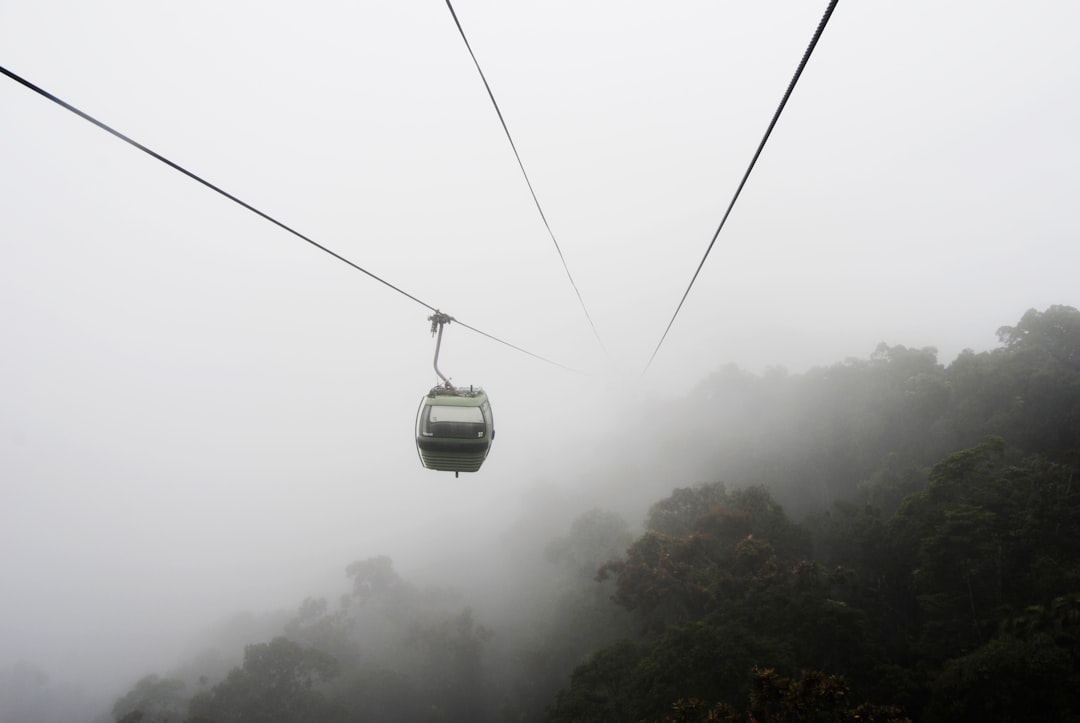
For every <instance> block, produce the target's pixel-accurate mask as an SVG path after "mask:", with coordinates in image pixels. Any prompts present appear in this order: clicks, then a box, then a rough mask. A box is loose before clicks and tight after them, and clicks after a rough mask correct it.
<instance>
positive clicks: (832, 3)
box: [641, 0, 838, 376]
mask: <svg viewBox="0 0 1080 723" xmlns="http://www.w3.org/2000/svg"><path fill="white" fill-rule="evenodd" d="M837 2H838V0H830V2H829V6H828V7H827V8H826V9H825V14H824V16H822V18H821V22H820V23H818V27H817V30H816V31H815V32H814V37H813V39H812V40H811V41H810V45H809V47H807V48H806V52H805V53H803V57H802V60H801V61H800V62H799V67H798V69H797V70H796V71H795V75H794V77H792V79H791V82H790V83H788V87H787V91H786V92H785V93H784V97H783V99H782V100H781V101H780V106H779V107H778V108H777V109H776V113H774V114H773V117H772V122H770V123H769V127H768V128H767V129H766V131H765V136H764V137H763V138H762V139H761V143H759V144H758V147H757V151H756V152H755V153H754V157H753V158H752V159H751V160H750V165H749V167H748V168H747V169H746V173H744V174H743V177H742V181H740V182H739V187H738V188H737V189H736V190H735V195H734V197H733V198H732V199H731V203H729V204H728V207H727V211H725V212H724V216H723V218H722V219H721V220H720V225H719V226H718V227H717V229H716V233H714V234H713V237H712V241H710V242H709V246H708V248H706V249H705V255H704V256H702V257H701V262H700V263H699V264H698V266H697V270H696V271H694V275H693V277H692V278H691V279H690V283H689V284H688V285H687V287H686V291H684V292H683V295H682V299H680V300H679V305H678V306H677V307H675V313H674V314H672V315H671V321H669V322H668V325H667V328H666V329H664V334H663V336H661V337H660V341H659V342H657V344H656V348H655V349H653V353H652V356H650V357H649V362H648V363H647V364H646V365H645V369H644V370H642V372H641V374H642V376H644V375H645V373H646V372H648V371H649V367H650V366H652V363H653V359H655V358H656V353H657V352H658V351H660V346H661V345H662V344H663V343H664V340H665V339H666V338H667V335H668V332H669V331H671V325H672V324H674V323H675V317H677V316H678V315H679V311H680V310H681V309H682V307H683V303H684V302H685V301H686V297H687V296H689V295H690V289H691V288H693V286H694V282H695V281H697V277H698V274H700V273H701V269H702V267H703V266H704V265H705V259H707V258H709V252H710V251H712V248H713V244H715V243H716V238H717V237H718V236H719V235H720V230H721V229H723V228H724V224H725V223H726V222H727V219H728V216H729V215H731V209H732V208H734V206H735V201H737V200H738V199H739V194H740V193H742V190H743V186H745V185H746V180H747V179H748V178H750V172H751V171H752V170H754V164H755V163H757V160H758V157H759V156H760V155H761V151H762V150H763V149H764V148H765V142H766V141H768V140H769V135H770V134H771V133H772V131H773V128H774V127H775V126H776V122H777V121H778V120H779V119H780V113H782V112H783V110H784V106H785V105H787V102H788V98H790V97H791V92H792V91H793V90H795V84H796V83H797V82H798V81H799V76H800V75H802V72H803V69H804V68H805V67H806V63H807V61H809V60H810V54H811V53H813V52H814V47H815V46H816V45H817V42H818V39H819V38H820V37H821V34H822V32H824V30H825V26H826V25H827V24H828V23H829V18H830V17H832V13H833V9H834V8H836V3H837Z"/></svg>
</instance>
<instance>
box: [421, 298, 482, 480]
mask: <svg viewBox="0 0 1080 723" xmlns="http://www.w3.org/2000/svg"><path fill="white" fill-rule="evenodd" d="M428 321H430V322H431V333H432V335H434V334H435V333H436V332H438V335H439V338H438V340H437V341H436V342H435V361H434V367H435V374H436V375H437V376H438V377H439V379H441V380H442V382H443V383H442V385H440V386H436V387H432V389H431V391H429V392H428V393H427V394H425V395H424V397H423V398H422V399H421V400H420V408H419V409H418V410H417V411H416V453H417V454H418V455H420V463H421V464H423V465H424V466H425V467H427V468H428V469H435V470H440V471H442V472H453V473H454V476H455V477H457V476H458V473H459V472H477V471H479V469H480V465H482V464H483V463H484V460H485V459H487V455H488V452H489V451H491V442H492V440H494V439H495V420H494V418H493V417H492V416H491V402H489V401H488V396H487V394H486V393H485V392H484V390H483V389H481V388H479V387H476V388H473V387H472V386H470V387H469V388H468V389H465V388H464V387H455V386H454V385H453V384H451V383H450V379H449V378H447V377H446V375H444V374H443V373H442V372H441V371H439V349H440V347H441V346H442V332H443V326H445V325H446V324H449V323H450V322H451V321H453V317H451V316H448V315H447V314H443V313H442V312H439V311H436V312H435V314H434V315H433V316H429V317H428Z"/></svg>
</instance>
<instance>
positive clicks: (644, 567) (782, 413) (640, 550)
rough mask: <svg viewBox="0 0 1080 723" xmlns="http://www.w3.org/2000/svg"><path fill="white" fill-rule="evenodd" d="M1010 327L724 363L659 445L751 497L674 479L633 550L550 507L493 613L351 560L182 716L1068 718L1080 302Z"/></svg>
mask: <svg viewBox="0 0 1080 723" xmlns="http://www.w3.org/2000/svg"><path fill="white" fill-rule="evenodd" d="M999 336H1000V339H1001V341H1002V344H1003V345H1002V347H1001V348H999V349H996V350H994V351H991V352H986V353H980V354H976V353H974V352H970V351H967V352H964V353H962V354H961V355H960V356H959V357H958V358H957V359H956V360H955V361H954V362H953V363H952V364H950V365H949V366H948V367H944V366H942V365H941V364H939V363H938V362H937V352H936V350H934V349H933V348H930V347H927V348H922V349H912V348H907V347H904V346H889V345H887V344H881V345H879V346H878V348H877V350H876V351H875V352H874V354H873V355H872V356H871V357H870V358H869V359H867V360H847V361H846V362H844V363H842V364H836V365H834V366H831V367H828V368H825V369H816V370H812V371H811V372H808V373H806V374H803V375H788V374H786V373H777V372H775V371H774V372H770V373H768V374H767V375H766V376H765V377H764V378H758V377H755V376H754V375H752V374H748V373H745V372H741V371H739V370H738V369H737V368H735V367H728V368H726V369H724V370H722V371H721V372H720V373H718V374H717V375H715V376H714V377H713V378H712V379H710V380H709V381H708V382H706V383H705V384H703V385H702V386H701V387H700V388H699V389H698V390H696V391H695V393H694V395H692V396H691V398H690V399H689V400H688V401H687V403H686V405H685V407H683V408H682V409H680V410H679V412H680V416H681V417H684V418H688V419H696V420H698V423H695V424H694V426H693V429H694V432H693V434H697V435H699V436H698V437H694V436H685V437H680V439H679V440H678V443H677V444H675V443H672V444H670V445H668V446H667V447H666V448H669V449H672V450H674V451H678V450H681V449H685V448H692V449H710V450H712V449H715V450H718V451H717V456H716V458H715V459H714V460H712V466H711V467H710V468H709V470H708V472H709V474H710V476H711V478H713V479H720V478H724V479H730V480H737V481H739V482H740V484H739V485H738V486H734V485H733V486H728V485H725V484H723V483H720V482H713V483H709V484H698V485H695V486H687V487H675V488H674V489H673V490H672V492H671V494H670V495H667V496H666V497H664V498H663V499H660V500H657V501H656V502H655V503H654V504H653V505H652V506H651V508H649V510H648V514H647V516H646V519H645V523H646V524H645V528H646V532H645V533H644V534H642V535H640V536H639V537H637V538H636V539H635V538H634V536H633V535H632V534H631V532H630V527H629V526H628V525H627V523H626V522H625V520H623V519H622V518H621V517H619V516H618V515H616V514H614V513H611V512H607V511H603V510H600V509H593V510H590V511H588V512H585V513H584V514H582V515H580V516H578V517H577V518H576V519H573V521H572V522H571V523H570V524H569V525H568V526H567V527H565V528H563V529H564V530H565V534H562V535H559V536H556V537H555V538H554V539H550V538H549V537H547V535H549V534H550V532H549V530H550V529H551V527H550V524H551V520H552V519H555V518H556V517H557V516H556V515H555V514H554V512H555V511H556V506H554V505H552V504H550V503H549V504H548V505H547V506H546V507H545V509H546V511H547V512H546V514H539V513H537V509H536V505H535V504H534V505H533V506H532V507H531V508H530V514H529V516H528V517H527V519H526V520H525V522H526V523H527V524H524V525H519V526H518V527H515V528H514V529H513V534H512V535H510V534H508V535H507V536H506V537H505V538H504V540H503V542H504V543H507V544H504V545H503V547H504V548H512V554H511V553H509V552H505V549H504V553H505V555H506V556H505V558H504V559H502V560H501V564H503V565H504V567H501V568H500V569H506V570H508V571H512V572H513V574H514V575H516V579H510V578H509V577H508V578H507V579H508V583H507V584H508V590H506V591H499V593H498V594H499V595H505V598H504V599H500V600H498V601H494V602H492V601H488V600H484V601H483V603H484V604H489V607H487V608H480V607H478V608H477V609H479V610H481V611H482V612H483V615H482V616H481V617H482V618H483V619H484V622H485V623H487V624H485V625H481V624H480V623H479V622H478V618H477V617H476V616H474V614H473V612H472V608H471V607H470V606H469V603H470V602H473V603H475V602H476V601H469V600H466V599H464V596H463V595H462V594H460V593H457V592H455V591H452V590H446V589H435V588H424V589H420V588H417V587H415V586H414V585H412V584H410V583H408V582H406V581H405V580H403V579H402V578H401V577H400V576H399V575H398V574H397V572H396V571H395V570H394V567H393V563H392V561H391V560H390V559H389V558H387V557H370V558H367V559H364V560H358V561H356V562H354V563H352V564H351V565H349V566H348V568H347V569H346V575H347V578H348V580H349V582H350V588H351V590H350V593H349V594H348V595H346V596H344V597H343V598H342V599H341V601H340V603H339V604H338V605H337V606H334V605H331V604H329V603H328V602H327V601H326V600H325V599H322V598H309V599H307V600H305V601H304V603H303V604H302V605H301V606H300V608H299V610H298V611H297V614H296V615H295V616H294V617H293V618H292V619H291V620H290V621H289V622H288V623H287V624H286V625H285V626H284V631H285V632H286V634H287V638H275V639H274V640H273V641H271V642H270V643H265V644H261V645H254V646H248V648H247V651H246V654H245V657H244V662H243V665H242V666H240V667H237V668H235V669H233V670H231V671H230V672H229V673H228V674H227V676H225V677H224V679H221V677H220V676H221V673H219V672H214V673H213V675H212V677H215V678H217V679H218V683H217V685H214V686H213V687H212V688H210V689H207V690H203V691H202V692H200V693H198V694H197V695H196V696H195V697H194V698H193V699H192V700H191V702H190V705H188V706H187V715H188V718H187V721H188V723H227V721H239V720H244V721H254V722H255V723H260V722H262V721H266V722H270V721H274V722H276V721H300V720H312V721H314V720H318V721H326V722H327V723H337V722H338V721H348V720H403V721H410V720H416V721H421V720H423V721H439V720H444V721H451V720H494V719H498V720H536V719H538V718H539V717H540V716H541V711H542V710H543V709H544V707H545V706H548V705H550V707H549V708H548V709H547V714H548V719H549V720H552V721H609V720H630V721H634V720H648V721H704V720H711V721H730V722H732V723H734V722H735V721H747V723H750V722H751V721H757V722H764V721H856V720H857V721H889V722H890V723H899V722H900V721H906V720H907V718H906V717H905V716H906V715H907V714H906V713H904V712H902V711H901V709H900V708H899V707H898V706H900V705H902V706H904V707H905V708H906V709H907V711H910V712H911V714H912V717H913V718H916V719H918V720H927V721H931V722H933V721H946V720H947V721H954V720H988V719H992V720H1017V721H1021V720H1063V721H1068V720H1078V721H1080V714H1078V713H1077V712H1076V711H1078V710H1080V693H1077V692H1076V691H1080V494H1078V492H1077V489H1078V488H1077V485H1076V479H1075V472H1076V465H1077V462H1080V312H1077V310H1076V309H1073V308H1072V307H1065V306H1055V307H1050V308H1049V309H1047V310H1046V311H1045V312H1038V311H1035V310H1031V311H1029V312H1027V313H1026V314H1025V315H1024V316H1023V318H1022V319H1021V320H1020V322H1019V323H1018V324H1017V325H1016V326H1015V327H1002V328H1001V329H1000V330H999ZM693 405H698V406H696V407H695V406H693ZM661 442H663V440H661ZM661 448H665V447H664V446H662V447H661ZM673 481H674V480H665V482H668V483H670V482H673ZM780 500H783V501H784V505H783V506H781V504H780ZM533 502H535V500H534V501H533ZM792 510H794V511H796V512H797V513H799V514H800V516H803V515H807V514H808V515H809V516H808V517H806V522H805V524H797V523H796V522H794V521H793V520H792V518H791V517H789V512H790V511H792ZM557 511H558V512H559V513H560V514H561V515H565V516H567V517H568V515H566V510H565V506H560V507H558V510H557ZM557 518H558V519H559V520H562V519H564V517H562V516H558V517H557ZM545 543H546V544H545ZM507 601H509V602H507ZM500 605H501V606H502V608H501V609H500V607H499V606H500ZM493 611H494V612H495V623H494V624H492V623H490V618H489V617H488V616H489V614H490V613H492V612H493ZM489 625H490V627H489ZM275 629H277V628H275ZM495 630H498V635H497V636H496V635H495V633H494V631H495ZM256 639H264V638H256ZM216 665H220V661H219V662H218V663H217V664H216ZM185 677H186V678H187V679H188V680H189V681H190V680H193V679H194V675H190V674H185ZM560 687H561V688H562V689H561V690H559V688H560ZM185 696H186V693H185V690H184V687H183V683H182V682H180V680H179V679H178V678H177V679H169V678H166V679H159V678H157V677H154V676H151V677H148V678H145V679H143V680H142V681H139V683H138V684H136V686H135V688H134V689H133V690H132V691H131V692H129V693H128V694H127V695H126V696H124V698H122V699H120V700H118V701H117V704H116V707H115V709H114V713H115V716H116V717H117V718H120V719H122V720H125V721H127V722H128V723H132V722H133V721H135V720H137V719H138V720H142V721H143V722H144V723H146V722H147V721H155V720H156V721H163V720H177V721H178V720H181V717H182V716H181V713H182V712H183V708H184V701H185V700H186V698H185ZM869 701H878V702H882V703H887V705H876V704H874V703H871V702H869Z"/></svg>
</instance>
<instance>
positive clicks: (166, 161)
mask: <svg viewBox="0 0 1080 723" xmlns="http://www.w3.org/2000/svg"><path fill="white" fill-rule="evenodd" d="M0 73H2V74H3V75H6V76H7V77H9V78H11V79H12V80H14V81H15V82H17V83H20V84H21V85H23V86H25V87H26V88H29V89H30V90H32V91H34V92H35V93H37V94H38V95H40V96H42V97H43V98H46V99H48V100H51V101H52V102H53V103H56V104H57V105H59V106H60V107H61V108H64V109H65V110H68V111H71V112H72V113H74V114H75V115H77V116H79V117H80V118H82V119H83V120H85V121H88V122H90V123H92V124H94V125H95V126H97V127H98V128H100V129H102V130H103V131H106V132H108V133H110V134H112V135H114V136H116V137H117V138H119V139H120V140H122V141H124V142H125V143H127V144H129V145H131V146H134V147H135V148H138V149H139V150H140V151H142V152H143V153H146V154H147V155H149V156H151V157H153V158H155V159H157V160H159V161H161V162H162V163H164V164H165V165H167V166H169V167H170V168H172V169H174V170H177V171H179V172H180V173H182V174H184V175H185V176H187V177H188V178H190V179H192V180H193V181H197V182H199V183H201V184H202V185H204V186H206V187H207V188H209V189H210V190H212V191H215V192H217V193H219V194H221V195H222V196H224V197H225V198H227V199H229V200H230V201H232V202H234V203H236V204H238V205H240V206H242V207H244V208H246V209H247V210H248V211H251V212H252V213H254V214H255V215H257V216H260V217H261V218H263V219H265V220H267V221H269V222H270V223H272V224H274V225H275V226H277V227H279V228H281V229H283V230H285V231H287V232H289V233H291V234H292V235H293V236H296V237H297V238H299V239H302V240H304V241H307V242H308V243H309V244H311V245H312V246H314V247H315V248H317V249H319V250H320V251H324V252H326V253H328V254H330V255H331V256H333V257H334V258H335V259H337V260H338V261H341V262H343V263H345V264H348V265H349V266H351V267H352V268H354V269H356V270H357V271H360V272H362V273H364V274H366V275H367V276H369V277H370V278H372V279H374V280H375V281H378V282H379V283H380V284H383V285H384V286H386V287H388V288H391V289H393V290H394V291H396V292H398V293H399V294H401V295H403V296H405V297H407V298H409V299H411V300H412V301H415V302H416V303H417V304H420V305H421V306H423V307H425V308H427V309H429V310H431V311H434V312H438V311H439V310H438V309H437V308H435V307H434V306H432V305H431V304H429V303H427V302H426V301H422V300H421V299H419V298H417V297H415V296H413V295H412V294H410V293H408V292H407V291H404V290H403V289H401V288H400V287H398V286H395V285H394V284H391V283H390V282H389V281H386V280H385V279H383V278H381V277H379V276H377V275H376V274H374V273H372V272H370V271H368V270H367V269H365V268H364V267H362V266H359V265H358V264H355V263H353V262H352V261H350V260H349V259H347V258H345V257H344V256H342V255H341V254H339V253H337V252H335V251H332V250H330V249H328V248H327V247H326V246H323V245H322V244H320V243H317V242H316V241H314V240H313V239H311V238H309V237H307V236H305V235H304V234H302V233H300V232H299V231H297V230H296V229H294V228H292V227H290V226H287V225H285V224H284V223H282V222H281V221H278V220H277V219H276V218H274V217H273V216H270V215H269V214H267V213H264V212H263V211H260V210H259V209H257V208H255V207H254V206H252V205H251V204H249V203H247V202H245V201H242V200H241V199H239V198H237V197H236V196H234V195H232V194H231V193H229V192H227V191H225V190H223V189H221V188H219V187H218V186H215V185H214V184H213V183H210V182H209V181H207V180H205V179H204V178H202V177H200V176H198V175H196V174H194V173H192V172H191V171H189V170H187V169H186V168H184V167H183V166H181V165H179V164H177V163H174V162H173V161H171V160H169V159H168V158H166V157H165V156H163V155H161V154H160V153H157V152H156V151H154V150H151V149H150V148H147V147H146V146H144V145H143V144H141V143H139V142H138V141H135V140H134V139H132V138H130V137H128V136H126V135H124V134H123V133H121V132H119V131H117V130H116V129H114V128H112V127H110V126H108V125H106V124H105V123H102V122H101V121H99V120H98V119H97V118H94V117H93V116H91V115H90V114H88V113H85V112H83V111H81V110H79V109H78V108H76V107H75V106H73V105H71V104H70V103H67V102H65V101H63V100H61V99H60V98H58V97H56V96H55V95H53V94H52V93H49V92H48V91H46V90H45V89H43V88H41V87H40V86H37V85H34V84H33V83H31V82H30V81H28V80H26V79H25V78H23V77H21V76H19V75H17V74H16V73H13V72H12V71H10V70H8V69H7V68H5V67H4V66H2V65H0ZM455 321H457V319H455ZM458 323H459V324H461V325H462V326H464V327H465V328H466V329H470V330H472V331H474V332H476V333H477V334H480V335H481V336H486V337H487V338H489V339H491V340H492V341H496V342H498V343H500V344H503V345H505V346H508V347H510V348H511V349H514V350H516V351H519V352H522V353H523V354H528V355H529V356H531V357H533V358H535V359H539V360H540V361H543V362H547V363H548V364H552V365H554V366H557V367H560V368H562V369H566V370H568V371H573V372H577V371H578V370H576V369H572V368H571V367H568V366H565V365H563V364H559V363H558V362H555V361H552V360H551V359H547V358H545V357H542V356H540V355H539V354H534V353H533V352H531V351H528V350H527V349H523V348H521V347H519V346H516V345H515V344H511V343H510V342H508V341H504V340H503V339H500V338H498V337H496V336H493V335H491V334H488V333H487V332H484V331H481V330H480V329H477V328H475V327H473V326H469V325H468V324H465V323H463V322H461V321H458Z"/></svg>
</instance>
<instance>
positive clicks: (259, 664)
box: [189, 637, 338, 723]
mask: <svg viewBox="0 0 1080 723" xmlns="http://www.w3.org/2000/svg"><path fill="white" fill-rule="evenodd" d="M337 672H338V664H337V661H336V660H335V659H334V658H332V657H331V656H329V655H327V654H326V653H323V652H321V651H319V650H316V649H314V648H302V647H300V646H299V645H298V644H296V643H294V642H292V641H291V640H288V639H287V638H283V637H279V638H274V639H273V640H272V641H270V642H269V643H258V644H255V645H249V646H247V648H246V649H245V650H244V663H243V666H242V667H239V668H234V669H233V670H232V671H230V672H229V675H228V676H227V677H226V678H225V680H224V681H222V682H221V683H219V684H218V685H216V686H214V687H213V688H212V689H211V690H210V691H209V692H203V693H199V694H197V695H196V696H195V697H194V698H193V699H192V701H191V705H190V707H189V714H190V715H191V716H193V717H199V718H205V719H208V720H213V721H216V723H301V722H307V721H313V720H328V719H330V718H331V717H332V714H331V708H330V706H329V705H328V703H327V702H326V698H325V696H324V695H323V693H322V692H321V690H320V689H319V684H321V683H324V682H326V681H329V680H332V679H333V678H334V676H335V675H336V674H337Z"/></svg>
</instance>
